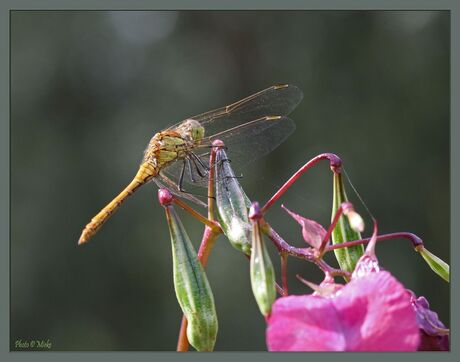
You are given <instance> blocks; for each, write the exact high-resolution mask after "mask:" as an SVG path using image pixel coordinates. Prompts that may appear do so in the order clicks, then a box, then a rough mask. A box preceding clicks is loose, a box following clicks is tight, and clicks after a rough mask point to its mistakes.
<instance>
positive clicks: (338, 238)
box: [331, 173, 364, 272]
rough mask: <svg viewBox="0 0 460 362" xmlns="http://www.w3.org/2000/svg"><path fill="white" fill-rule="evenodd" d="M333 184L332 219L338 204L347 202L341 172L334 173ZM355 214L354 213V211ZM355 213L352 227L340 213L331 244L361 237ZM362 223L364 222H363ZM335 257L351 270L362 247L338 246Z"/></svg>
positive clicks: (344, 268) (346, 268)
mask: <svg viewBox="0 0 460 362" xmlns="http://www.w3.org/2000/svg"><path fill="white" fill-rule="evenodd" d="M333 182H334V185H333V194H334V195H333V202H332V220H333V219H334V216H335V214H336V213H337V211H338V209H339V207H340V205H342V203H344V202H348V199H347V195H346V193H345V187H344V185H343V180H342V174H341V173H334V181H333ZM355 214H356V213H355ZM355 214H352V217H351V218H352V222H353V227H352V225H350V220H349V218H347V217H346V216H345V215H341V216H340V218H339V221H338V222H337V225H336V226H335V228H334V230H333V232H332V235H331V238H332V243H333V244H340V243H345V242H347V241H353V240H359V239H361V234H360V233H359V231H355V230H354V229H358V230H359V227H360V226H361V225H360V223H361V222H360V221H359V219H360V218H361V217H359V219H358V218H357V217H356V215H357V214H356V215H355ZM363 224H364V223H363ZM334 253H335V257H336V258H337V261H338V263H339V265H340V268H342V270H346V271H348V272H353V270H354V269H355V266H356V263H357V262H358V260H359V258H360V257H361V255H363V254H364V247H363V246H362V245H356V246H351V247H348V248H340V249H335V250H334Z"/></svg>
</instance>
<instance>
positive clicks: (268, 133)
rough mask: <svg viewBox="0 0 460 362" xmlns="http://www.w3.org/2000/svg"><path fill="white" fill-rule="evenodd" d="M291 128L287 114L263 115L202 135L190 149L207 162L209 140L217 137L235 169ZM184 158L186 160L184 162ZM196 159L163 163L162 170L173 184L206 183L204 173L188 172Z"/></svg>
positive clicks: (266, 150) (275, 143)
mask: <svg viewBox="0 0 460 362" xmlns="http://www.w3.org/2000/svg"><path fill="white" fill-rule="evenodd" d="M294 130H295V123H294V122H293V121H292V120H291V119H290V118H288V117H285V116H266V117H262V118H258V119H254V120H252V121H249V122H246V123H244V124H241V125H239V126H235V127H233V128H230V129H227V130H225V131H221V132H218V133H216V134H213V135H212V136H208V137H205V139H204V140H203V143H202V145H201V146H200V147H198V148H196V149H195V150H193V153H194V154H195V155H196V156H197V157H199V158H201V160H202V162H203V163H205V164H206V165H208V163H209V161H208V160H209V152H210V151H211V144H212V141H214V140H216V139H220V140H222V141H223V142H224V144H225V145H226V146H227V155H228V157H229V159H230V161H231V163H232V167H233V169H234V170H235V172H236V173H238V172H239V171H240V170H241V168H243V167H244V166H245V165H247V164H248V163H250V162H253V161H255V160H256V159H258V158H260V157H262V156H264V155H266V154H268V153H270V152H271V151H273V150H274V149H275V148H276V147H278V146H279V145H280V144H281V143H282V142H283V141H284V140H285V139H286V138H287V137H288V136H289V135H290V134H291V133H292V132H293V131H294ZM184 162H188V163H187V164H184ZM196 162H197V161H195V162H194V161H193V160H189V161H184V160H178V161H176V162H174V163H172V164H171V165H169V166H167V167H165V168H164V169H163V170H162V171H161V173H163V174H165V175H166V176H167V177H168V178H169V179H171V180H173V181H174V183H176V184H180V180H181V179H182V180H183V181H182V184H184V183H186V184H188V185H192V186H201V187H206V186H207V177H200V175H198V174H197V172H195V174H194V176H191V174H192V173H193V172H194V167H195V166H196V165H195V164H196ZM189 165H190V166H189ZM184 167H185V169H184ZM181 175H183V176H181Z"/></svg>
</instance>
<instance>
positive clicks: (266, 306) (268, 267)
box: [250, 202, 276, 317]
mask: <svg viewBox="0 0 460 362" xmlns="http://www.w3.org/2000/svg"><path fill="white" fill-rule="evenodd" d="M260 217H261V214H260V209H259V205H258V203H257V202H254V203H253V205H252V206H251V210H250V218H251V221H252V225H253V232H252V252H251V261H250V274H251V287H252V292H253V294H254V297H255V299H256V302H257V305H258V306H259V309H260V312H261V313H262V314H263V315H264V316H265V317H266V316H268V315H269V314H270V312H271V309H272V304H273V302H274V301H275V298H276V287H275V270H274V268H273V264H272V261H271V259H270V255H269V254H268V252H267V249H266V248H265V243H264V240H263V238H262V235H261V232H260V227H259V219H260Z"/></svg>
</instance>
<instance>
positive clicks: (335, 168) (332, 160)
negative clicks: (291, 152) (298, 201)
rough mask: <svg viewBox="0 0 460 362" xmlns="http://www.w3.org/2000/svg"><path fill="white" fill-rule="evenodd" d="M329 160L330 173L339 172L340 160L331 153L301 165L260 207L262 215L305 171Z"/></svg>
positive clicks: (323, 154)
mask: <svg viewBox="0 0 460 362" xmlns="http://www.w3.org/2000/svg"><path fill="white" fill-rule="evenodd" d="M325 159H326V160H329V164H330V166H331V170H332V172H340V167H341V165H342V160H341V159H340V158H339V156H337V155H335V154H333V153H322V154H320V155H318V156H316V157H314V158H312V159H311V160H310V161H308V162H307V163H306V164H305V165H303V166H302V167H301V168H300V169H299V170H297V172H296V173H294V175H292V176H291V177H290V178H289V180H287V181H286V182H285V183H284V185H283V186H281V188H280V189H279V190H278V191H277V192H276V193H275V194H274V195H273V196H272V197H271V198H270V200H268V201H267V203H266V204H265V205H264V207H262V213H265V212H266V211H267V210H268V209H269V208H270V207H271V206H272V205H273V204H274V203H275V202H276V200H278V199H279V198H280V197H281V196H282V195H283V194H284V193H285V192H286V191H287V189H288V188H289V187H291V186H292V184H293V183H294V182H295V181H297V179H298V178H299V177H300V176H302V175H303V173H304V172H305V171H307V170H308V169H309V168H310V167H312V166H314V165H315V164H316V163H318V162H319V161H321V160H325Z"/></svg>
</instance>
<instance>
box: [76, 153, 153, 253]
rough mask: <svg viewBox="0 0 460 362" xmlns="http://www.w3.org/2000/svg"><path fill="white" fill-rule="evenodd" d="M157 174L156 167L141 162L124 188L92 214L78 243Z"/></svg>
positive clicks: (98, 227) (83, 241) (96, 229)
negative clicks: (134, 174)
mask: <svg viewBox="0 0 460 362" xmlns="http://www.w3.org/2000/svg"><path fill="white" fill-rule="evenodd" d="M156 175H158V168H156V167H154V166H153V165H151V164H149V163H146V162H144V163H142V164H141V166H140V167H139V170H138V171H137V174H136V176H134V179H133V180H132V181H131V182H130V183H129V185H128V186H126V187H125V189H124V190H123V191H122V192H120V193H119V194H118V196H116V197H115V198H114V199H113V200H112V201H110V202H109V203H108V204H107V205H106V206H105V207H104V208H103V209H102V210H101V211H99V213H98V214H97V215H96V216H94V217H93V218H92V219H91V221H90V222H89V223H88V225H86V226H85V228H84V229H83V231H82V233H81V236H80V239H79V240H78V244H83V243H86V242H87V241H88V240H89V239H90V238H91V237H92V236H93V235H94V234H96V232H97V231H98V230H99V229H100V228H101V226H102V225H103V224H104V223H105V222H106V221H107V220H108V218H109V217H110V216H111V215H112V214H113V213H114V212H115V211H116V210H117V209H118V207H119V206H120V205H121V204H122V203H123V202H124V201H125V200H126V199H127V198H128V197H129V196H130V195H132V194H133V193H134V191H136V190H137V189H138V188H139V187H140V186H142V185H143V184H145V183H146V182H147V181H149V180H151V179H152V178H153V177H155V176H156Z"/></svg>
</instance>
